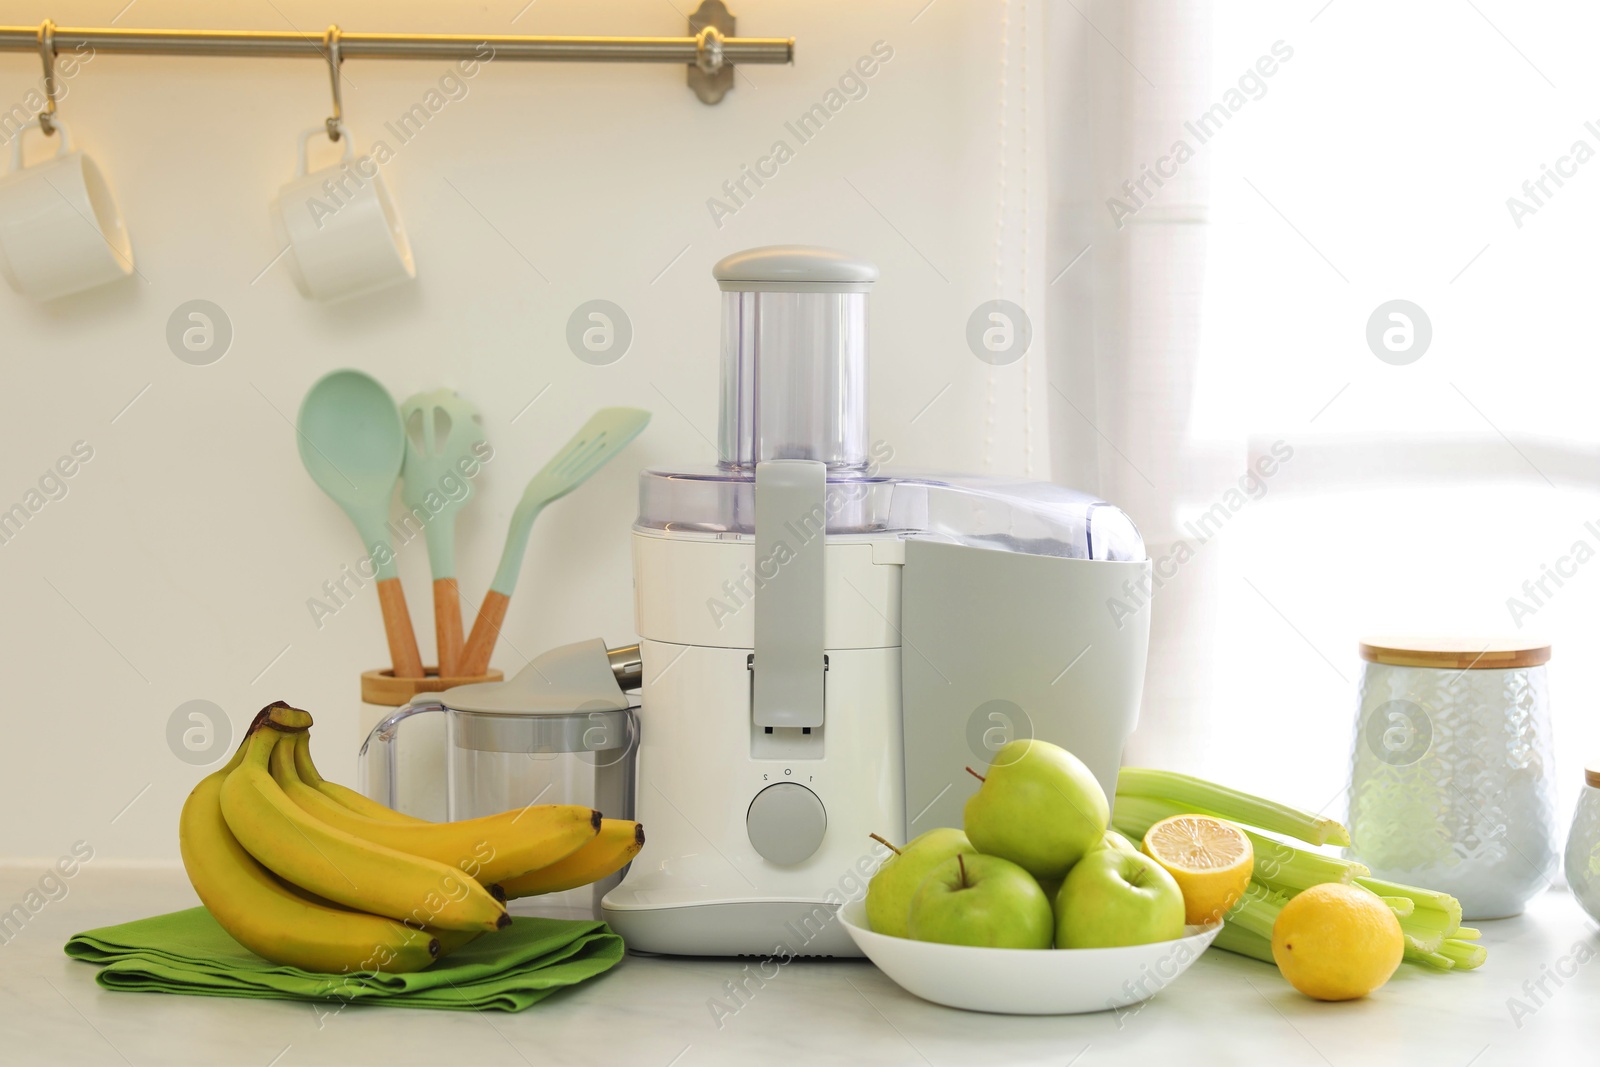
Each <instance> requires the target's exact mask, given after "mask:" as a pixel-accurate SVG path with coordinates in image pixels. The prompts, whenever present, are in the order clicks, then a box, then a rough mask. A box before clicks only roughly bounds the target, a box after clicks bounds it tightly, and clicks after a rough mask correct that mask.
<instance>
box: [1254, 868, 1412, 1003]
mask: <svg viewBox="0 0 1600 1067" xmlns="http://www.w3.org/2000/svg"><path fill="white" fill-rule="evenodd" d="M1404 954H1405V938H1404V936H1403V935H1402V934H1401V932H1400V920H1399V919H1396V918H1395V917H1394V912H1392V911H1390V910H1389V906H1388V905H1387V904H1385V903H1384V902H1383V901H1382V900H1381V899H1380V898H1379V897H1378V896H1377V895H1376V894H1373V893H1369V892H1367V891H1366V890H1365V889H1362V888H1360V887H1359V886H1353V885H1335V884H1332V883H1329V884H1325V885H1317V886H1312V887H1311V888H1310V889H1307V890H1306V891H1305V892H1303V893H1301V894H1299V895H1298V896H1296V897H1294V898H1293V899H1292V900H1290V901H1289V903H1287V904H1285V905H1284V907H1283V910H1282V911H1281V912H1279V913H1278V919H1277V921H1276V922H1274V923H1273V924H1272V958H1273V960H1275V961H1276V962H1277V964H1278V970H1280V971H1282V972H1283V976H1284V978H1286V979H1288V981H1289V984H1290V985H1292V986H1294V987H1295V988H1296V989H1298V990H1299V991H1300V992H1302V993H1304V994H1305V995H1306V996H1308V997H1314V998H1316V999H1317V1000H1354V999H1355V998H1356V997H1364V996H1366V995H1367V994H1368V993H1370V992H1372V991H1373V990H1374V989H1377V988H1378V987H1379V986H1381V985H1383V983H1385V982H1387V981H1388V980H1389V976H1390V975H1392V974H1394V970H1395V968H1396V967H1398V966H1400V958H1401V956H1403V955H1404Z"/></svg>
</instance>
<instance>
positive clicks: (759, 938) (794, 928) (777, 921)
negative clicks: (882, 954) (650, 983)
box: [600, 896, 862, 964]
mask: <svg viewBox="0 0 1600 1067" xmlns="http://www.w3.org/2000/svg"><path fill="white" fill-rule="evenodd" d="M600 918H602V919H603V920H605V921H606V922H607V923H609V924H610V926H611V928H612V929H613V930H615V931H616V932H617V933H619V934H621V935H622V940H623V941H624V942H625V943H626V944H627V947H628V949H629V950H630V951H634V952H651V953H656V954H659V955H663V956H757V957H762V958H768V959H772V960H775V961H776V962H777V963H780V964H782V963H787V962H788V961H789V960H791V959H804V958H808V957H851V958H855V957H859V956H861V954H862V953H861V950H860V949H859V948H857V947H856V944H855V942H854V941H852V940H851V939H850V935H849V934H848V933H846V932H845V929H844V926H843V924H842V923H840V922H839V905H837V904H831V903H824V902H822V901H808V900H743V901H733V902H728V903H720V904H687V905H679V906H676V907H667V908H648V907H619V906H617V905H616V904H615V903H613V901H612V900H611V898H610V897H609V896H608V897H607V898H606V899H605V900H603V901H602V902H601V904H600Z"/></svg>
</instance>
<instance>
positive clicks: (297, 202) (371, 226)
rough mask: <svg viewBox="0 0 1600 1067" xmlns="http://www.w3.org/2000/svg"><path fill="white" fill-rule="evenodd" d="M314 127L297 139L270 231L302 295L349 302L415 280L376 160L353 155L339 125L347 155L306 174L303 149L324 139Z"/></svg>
mask: <svg viewBox="0 0 1600 1067" xmlns="http://www.w3.org/2000/svg"><path fill="white" fill-rule="evenodd" d="M326 132H327V131H326V128H325V127H322V126H318V127H317V128H316V129H313V130H307V131H306V132H305V133H304V134H302V135H301V136H300V164H299V167H298V169H297V170H296V171H295V177H294V180H293V181H291V182H290V183H289V184H287V185H285V186H284V187H283V188H282V189H281V190H279V192H278V197H277V199H276V200H274V201H273V202H272V226H273V229H274V231H276V233H277V235H278V243H279V244H280V245H287V246H288V248H289V252H288V254H287V256H285V259H286V261H287V263H288V266H289V273H290V275H291V276H292V277H293V278H294V284H295V287H296V288H297V289H299V290H300V294H301V295H302V296H306V297H310V298H311V299H313V300H322V301H333V300H346V299H349V298H350V297H353V296H362V295H364V294H366V293H371V292H374V291H376V290H378V289H383V288H386V287H387V286H390V285H395V284H397V283H399V282H403V281H407V280H408V279H411V278H415V277H416V276H417V268H416V264H415V262H414V261H413V260H412V258H411V244H410V242H408V241H407V240H406V231H405V227H403V226H402V225H401V224H400V215H399V213H398V212H396V210H395V206H394V200H393V199H392V198H391V197H390V196H389V187H388V185H386V184H385V183H384V180H383V175H382V174H380V173H378V164H377V161H376V160H374V159H373V157H372V156H370V155H365V156H361V157H360V158H354V149H353V148H352V147H351V144H350V134H349V133H348V132H347V131H345V130H343V129H342V128H341V130H340V134H341V136H340V140H342V141H343V142H344V157H343V158H342V159H340V161H339V162H338V163H337V164H335V165H334V166H331V167H324V168H323V169H322V170H319V171H316V172H315V173H312V174H307V173H306V146H307V144H308V143H309V142H310V140H311V138H313V137H315V136H317V135H318V134H325V133H326Z"/></svg>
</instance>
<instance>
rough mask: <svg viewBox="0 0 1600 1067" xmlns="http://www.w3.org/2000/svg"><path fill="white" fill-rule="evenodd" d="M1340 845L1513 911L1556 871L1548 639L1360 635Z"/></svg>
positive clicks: (1374, 862)
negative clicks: (1346, 840) (1346, 838)
mask: <svg viewBox="0 0 1600 1067" xmlns="http://www.w3.org/2000/svg"><path fill="white" fill-rule="evenodd" d="M1361 658H1362V660H1363V661H1365V662H1364V664H1363V670H1362V676H1361V685H1360V697H1359V712H1358V714H1357V717H1356V729H1355V738H1354V742H1353V745H1352V750H1351V774H1350V818H1349V826H1350V838H1351V844H1352V847H1351V850H1350V852H1351V854H1352V855H1353V856H1354V857H1355V858H1356V859H1359V860H1360V861H1361V862H1362V863H1365V864H1366V865H1367V866H1368V867H1371V868H1372V873H1373V874H1374V875H1375V876H1377V877H1379V878H1384V879H1387V880H1389V881H1395V882H1404V883H1407V884H1409V885H1417V886H1425V887H1427V888H1428V889H1437V890H1441V891H1443V892H1446V893H1450V894H1451V895H1453V896H1455V897H1457V898H1458V899H1460V901H1461V908H1462V912H1463V915H1464V917H1465V918H1467V919H1496V918H1503V917H1505V916H1509V915H1517V914H1520V913H1521V912H1522V910H1523V908H1524V907H1525V906H1526V904H1527V902H1528V900H1529V899H1531V898H1532V897H1533V895H1534V894H1535V893H1538V892H1540V891H1541V890H1543V889H1544V888H1545V887H1546V886H1548V885H1549V884H1550V880H1551V877H1552V876H1553V875H1554V873H1555V869H1556V863H1557V855H1556V849H1555V798H1554V783H1553V782H1552V780H1551V777H1550V773H1551V767H1552V766H1553V757H1552V746H1551V739H1550V708H1549V687H1548V684H1547V681H1546V676H1545V667H1544V664H1545V663H1546V662H1547V661H1548V660H1549V658H1550V647H1549V646H1548V645H1525V644H1517V643H1509V642H1486V641H1469V640H1459V641H1454V640H1426V641H1424V640H1410V639H1407V640H1387V639H1385V640H1379V639H1372V640H1368V641H1365V642H1363V643H1362V645H1361Z"/></svg>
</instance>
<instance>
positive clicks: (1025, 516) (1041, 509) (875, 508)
mask: <svg viewBox="0 0 1600 1067" xmlns="http://www.w3.org/2000/svg"><path fill="white" fill-rule="evenodd" d="M755 487H756V483H755V472H754V471H753V470H750V471H733V470H726V469H723V468H720V467H708V468H702V469H699V470H683V471H662V470H647V471H644V472H642V473H641V474H640V476H639V521H638V523H637V526H638V528H640V529H645V530H661V531H666V532H685V533H701V534H722V535H726V536H730V537H742V536H750V535H753V534H754V532H755V514H756V498H755ZM823 507H824V509H825V510H826V512H827V520H828V533H829V534H881V535H890V536H893V535H898V536H903V537H914V538H923V539H929V540H937V541H948V542H951V543H954V544H963V545H971V546H974V547H978V548H992V549H996V550H999V551H1003V552H1022V553H1027V554H1029V555H1037V556H1060V557H1064V558H1067V559H1093V560H1112V561H1129V560H1142V559H1144V558H1145V549H1144V540H1143V538H1142V537H1140V535H1139V530H1138V528H1137V527H1136V526H1134V524H1133V520H1132V519H1130V518H1128V516H1127V514H1126V513H1125V512H1124V511H1122V509H1121V508H1118V507H1115V506H1114V505H1111V504H1107V503H1106V502H1105V501H1103V500H1100V499H1099V498H1097V497H1095V496H1092V495H1090V494H1088V493H1081V492H1078V491H1077V490H1074V489H1066V488H1063V487H1062V486H1059V485H1055V484H1052V483H1049V482H1025V481H1009V480H1005V479H999V478H984V477H981V476H976V475H925V476H924V475H902V476H886V475H865V474H852V473H850V472H848V471H830V472H829V474H828V488H827V494H826V499H825V503H824V505H823Z"/></svg>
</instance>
